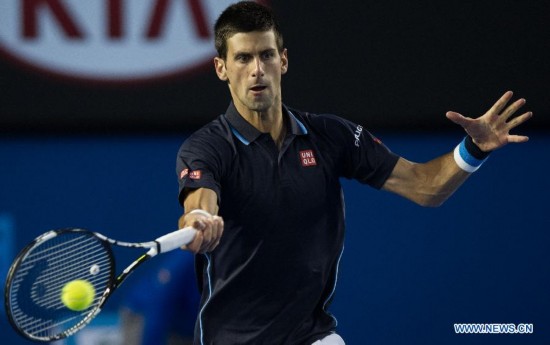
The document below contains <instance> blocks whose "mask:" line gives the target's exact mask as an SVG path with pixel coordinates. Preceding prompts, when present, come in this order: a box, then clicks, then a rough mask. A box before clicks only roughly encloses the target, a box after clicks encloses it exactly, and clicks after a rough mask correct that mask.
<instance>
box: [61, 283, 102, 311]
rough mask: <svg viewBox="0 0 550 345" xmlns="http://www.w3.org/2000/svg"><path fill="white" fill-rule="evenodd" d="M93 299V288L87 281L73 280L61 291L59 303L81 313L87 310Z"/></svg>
mask: <svg viewBox="0 0 550 345" xmlns="http://www.w3.org/2000/svg"><path fill="white" fill-rule="evenodd" d="M94 297H95V289H94V286H93V285H92V284H91V283H90V282H89V281H87V280H73V281H70V282H68V283H67V284H65V286H63V289H62V290H61V301H62V302H63V305H65V307H67V308H69V309H71V310H74V311H82V310H84V309H86V308H88V307H89V306H90V305H91V304H92V302H93V301H94Z"/></svg>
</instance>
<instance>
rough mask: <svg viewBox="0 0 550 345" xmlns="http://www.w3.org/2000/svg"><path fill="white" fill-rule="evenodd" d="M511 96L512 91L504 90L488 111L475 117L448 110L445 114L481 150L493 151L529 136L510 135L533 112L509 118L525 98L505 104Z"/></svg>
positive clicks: (519, 141)
mask: <svg viewBox="0 0 550 345" xmlns="http://www.w3.org/2000/svg"><path fill="white" fill-rule="evenodd" d="M512 96H513V92H512V91H508V92H506V93H505V94H504V95H502V97H501V98H500V99H499V100H498V101H497V102H496V103H495V104H494V105H493V106H492V107H491V109H489V111H487V112H486V113H485V114H484V115H482V116H480V117H478V118H476V119H472V118H468V117H465V116H463V115H461V114H459V113H456V112H454V111H449V112H447V114H446V115H447V118H448V119H449V120H451V121H453V122H454V123H456V124H458V125H460V126H462V127H463V128H464V130H465V131H466V133H468V135H470V136H471V137H472V139H473V141H474V143H475V144H476V145H477V146H478V147H479V148H480V149H481V150H482V151H485V152H489V151H493V150H496V149H498V148H500V147H502V146H504V145H506V144H508V143H523V142H526V141H527V140H529V138H528V137H526V136H524V135H512V134H510V130H511V129H512V128H514V127H517V126H519V125H520V124H522V123H524V122H525V121H527V120H529V119H530V118H531V116H533V113H532V112H530V111H529V112H526V113H523V114H521V115H519V116H517V117H514V118H511V117H512V115H513V114H514V113H515V112H516V111H517V110H518V109H519V108H521V107H522V106H523V105H524V104H525V99H524V98H520V99H518V100H517V101H515V102H514V103H512V104H510V105H508V106H507V104H508V102H509V101H510V99H511V98H512Z"/></svg>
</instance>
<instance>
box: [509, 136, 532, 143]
mask: <svg viewBox="0 0 550 345" xmlns="http://www.w3.org/2000/svg"><path fill="white" fill-rule="evenodd" d="M528 140H529V137H527V136H525V135H509V136H508V142H509V143H516V144H517V143H524V142H526V141H528Z"/></svg>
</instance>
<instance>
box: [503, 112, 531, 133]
mask: <svg viewBox="0 0 550 345" xmlns="http://www.w3.org/2000/svg"><path fill="white" fill-rule="evenodd" d="M531 117H533V113H532V112H530V111H528V112H526V113H523V114H521V115H520V116H517V117H514V118H513V119H511V120H510V121H509V122H508V129H512V128H514V127H517V126H519V125H521V124H522V123H524V122H525V121H527V120H529V119H530V118H531Z"/></svg>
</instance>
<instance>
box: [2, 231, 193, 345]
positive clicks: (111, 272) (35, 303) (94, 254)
mask: <svg viewBox="0 0 550 345" xmlns="http://www.w3.org/2000/svg"><path fill="white" fill-rule="evenodd" d="M195 233H196V230H195V229H193V228H192V227H187V228H184V229H181V230H177V231H174V232H171V233H169V234H167V235H164V236H161V237H159V238H157V239H156V240H154V241H150V242H142V243H128V242H121V241H116V240H113V239H110V238H108V237H106V236H104V235H102V234H99V233H97V232H91V231H88V230H84V229H77V228H69V229H62V230H52V231H49V232H46V233H44V234H43V235H41V236H39V237H38V238H36V239H35V240H34V241H32V242H31V243H29V244H28V245H27V246H26V247H25V248H24V249H23V250H22V251H21V253H19V255H18V256H17V257H16V258H15V260H14V262H13V264H12V265H11V267H10V270H9V272H8V276H7V280H6V287H5V295H4V298H5V301H4V302H5V307H6V312H7V315H8V318H9V321H10V323H11V324H12V326H13V327H14V328H15V329H16V330H17V331H18V332H19V333H20V334H21V335H23V336H24V337H26V338H28V339H31V340H36V341H54V340H58V339H62V338H65V337H68V336H70V335H73V334H74V333H76V332H77V331H79V330H80V329H82V328H84V327H85V326H86V325H87V324H88V323H90V321H91V320H92V319H93V318H94V317H95V316H97V315H98V314H99V312H100V311H101V309H102V307H103V305H104V304H105V302H106V301H107V299H108V298H109V296H111V294H112V293H113V292H114V291H115V290H116V289H117V288H118V287H119V286H120V284H122V282H123V281H124V280H125V279H126V278H127V277H128V275H129V274H130V273H132V271H134V270H135V269H136V268H137V267H138V266H139V265H141V264H143V263H144V262H145V261H147V260H149V259H150V258H152V257H154V256H156V255H157V254H159V253H165V252H168V251H171V250H174V249H176V248H179V247H181V246H184V245H186V244H188V243H190V242H191V241H192V240H193V238H194V237H195ZM113 245H116V246H122V247H133V248H146V249H149V250H148V251H147V252H146V253H144V254H143V255H141V256H140V257H139V258H137V259H136V260H135V261H134V262H132V263H131V264H130V265H129V266H128V267H126V269H124V270H123V271H122V272H121V273H120V274H119V275H118V276H115V258H114V255H113V251H112V246H113ZM74 280H86V281H88V282H89V283H91V284H92V285H93V288H94V290H95V296H94V297H93V301H92V303H91V305H90V306H89V307H86V309H84V310H81V311H73V310H71V309H69V308H68V307H66V306H65V305H64V304H63V302H62V300H61V291H62V288H63V287H64V286H65V284H67V283H68V282H71V281H74Z"/></svg>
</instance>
